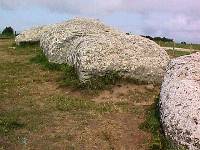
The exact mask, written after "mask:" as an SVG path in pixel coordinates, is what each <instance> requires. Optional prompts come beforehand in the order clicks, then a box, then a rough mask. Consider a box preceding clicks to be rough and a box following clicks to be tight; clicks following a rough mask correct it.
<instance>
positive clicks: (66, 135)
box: [0, 40, 159, 150]
mask: <svg viewBox="0 0 200 150" xmlns="http://www.w3.org/2000/svg"><path fill="white" fill-rule="evenodd" d="M12 42H13V41H6V40H3V41H2V40H0V54H1V55H0V61H1V62H0V114H1V115H0V139H1V140H0V149H13V148H14V149H42V150H43V149H81V150H82V149H87V150H88V149H91V150H92V149H138V150H145V149H148V146H149V142H150V140H151V134H150V133H148V132H144V131H143V130H141V129H139V125H140V124H141V123H142V122H143V121H144V120H145V119H144V118H145V110H146V109H147V108H148V107H149V105H150V104H152V103H153V101H154V99H155V96H156V95H158V93H159V87H154V88H152V89H149V88H147V87H146V85H135V84H124V83H120V84H118V85H115V86H111V87H110V89H106V90H103V91H100V92H98V93H95V92H92V94H90V93H87V92H82V91H79V90H75V89H73V88H71V87H70V86H60V79H62V78H63V75H64V74H63V72H62V71H59V69H55V67H56V66H54V65H53V66H50V67H51V69H46V68H44V66H42V65H40V64H37V63H33V62H31V61H30V60H31V59H32V58H33V57H34V56H35V55H37V49H38V48H37V47H28V48H27V47H24V48H16V49H9V48H8V47H10V46H12ZM1 58H2V59H1ZM45 63H46V62H45ZM46 65H48V64H46ZM52 67H53V68H52ZM56 68H57V67H56ZM2 114H3V115H2Z"/></svg>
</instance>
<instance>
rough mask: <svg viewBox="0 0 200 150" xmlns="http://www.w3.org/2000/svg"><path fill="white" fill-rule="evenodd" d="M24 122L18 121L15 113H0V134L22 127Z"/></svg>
mask: <svg viewBox="0 0 200 150" xmlns="http://www.w3.org/2000/svg"><path fill="white" fill-rule="evenodd" d="M23 127H24V124H23V123H21V122H20V121H19V116H18V115H17V114H16V113H12V112H9V113H5V112H4V113H1V116H0V134H6V133H8V132H11V131H13V130H16V129H20V128H23Z"/></svg>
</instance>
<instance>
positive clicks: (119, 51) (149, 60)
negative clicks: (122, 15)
mask: <svg viewBox="0 0 200 150" xmlns="http://www.w3.org/2000/svg"><path fill="white" fill-rule="evenodd" d="M40 44H41V47H42V49H43V51H44V53H45V54H46V56H47V57H48V59H49V61H50V62H54V63H60V64H62V63H67V64H69V65H72V66H74V67H75V69H76V70H77V73H78V75H79V78H80V80H81V81H83V82H85V81H87V80H88V79H89V78H90V77H92V76H94V75H100V76H101V75H104V74H105V73H108V72H112V71H117V72H119V74H120V75H121V76H123V77H125V78H133V79H137V80H139V81H144V82H150V83H160V82H161V81H162V77H163V73H164V71H165V67H166V65H167V63H168V61H169V56H168V54H167V53H166V51H165V50H163V49H162V48H161V47H160V46H159V45H157V44H156V43H155V42H153V41H151V40H148V39H146V38H143V37H141V36H136V35H126V34H125V33H123V32H120V31H118V30H116V29H113V28H111V27H109V26H106V25H104V24H103V23H101V22H100V21H98V20H93V19H84V18H81V19H80V18H76V19H73V20H69V21H66V22H64V23H61V24H57V25H56V26H54V28H51V30H48V31H47V32H45V34H43V35H42V36H41V39H40Z"/></svg>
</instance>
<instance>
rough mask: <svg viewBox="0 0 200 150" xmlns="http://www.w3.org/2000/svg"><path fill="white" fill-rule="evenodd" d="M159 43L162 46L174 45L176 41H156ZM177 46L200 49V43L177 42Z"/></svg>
mask: <svg viewBox="0 0 200 150" xmlns="http://www.w3.org/2000/svg"><path fill="white" fill-rule="evenodd" d="M156 43H157V44H159V45H160V46H162V47H173V45H174V43H173V42H162V41H161V42H159V41H156ZM175 47H176V48H184V49H190V48H192V49H194V50H200V44H181V43H176V44H175Z"/></svg>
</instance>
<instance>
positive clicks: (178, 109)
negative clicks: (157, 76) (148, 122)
mask: <svg viewBox="0 0 200 150" xmlns="http://www.w3.org/2000/svg"><path fill="white" fill-rule="evenodd" d="M160 113H161V121H162V124H163V129H164V131H165V133H166V135H167V136H168V137H169V138H170V139H171V140H172V141H173V142H174V143H176V144H178V145H179V144H180V145H185V146H187V147H188V149H190V150H199V149H200V53H195V54H192V55H188V56H182V57H179V58H176V59H173V60H172V61H171V62H170V63H169V65H168V67H167V72H166V74H165V77H164V82H163V84H162V89H161V94H160Z"/></svg>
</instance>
